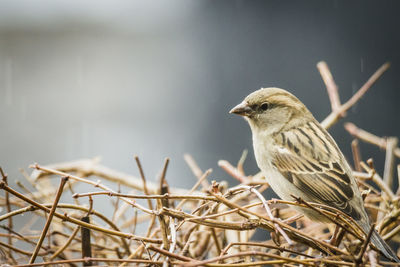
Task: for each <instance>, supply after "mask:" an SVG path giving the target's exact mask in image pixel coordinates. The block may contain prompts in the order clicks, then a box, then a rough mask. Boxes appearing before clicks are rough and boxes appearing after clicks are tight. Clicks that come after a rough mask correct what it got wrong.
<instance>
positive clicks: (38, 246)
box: [29, 176, 68, 263]
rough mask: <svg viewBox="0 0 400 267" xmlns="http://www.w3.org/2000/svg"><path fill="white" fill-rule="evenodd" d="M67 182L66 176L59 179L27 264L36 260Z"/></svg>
mask: <svg viewBox="0 0 400 267" xmlns="http://www.w3.org/2000/svg"><path fill="white" fill-rule="evenodd" d="M67 181H68V176H64V177H61V181H60V186H59V187H58V190H57V193H56V198H55V199H54V203H53V206H52V207H51V210H50V212H49V215H48V218H47V221H46V224H45V225H44V228H43V231H42V234H41V235H40V237H39V241H38V242H37V244H36V247H35V250H34V251H33V254H32V257H31V259H30V260H29V263H34V262H35V259H36V257H37V255H38V253H39V250H40V247H41V246H42V243H43V240H44V238H45V237H46V234H47V230H49V227H50V224H51V221H52V220H53V216H54V213H55V212H56V208H57V204H58V201H59V200H60V198H61V194H62V192H63V189H64V185H65V183H66V182H67Z"/></svg>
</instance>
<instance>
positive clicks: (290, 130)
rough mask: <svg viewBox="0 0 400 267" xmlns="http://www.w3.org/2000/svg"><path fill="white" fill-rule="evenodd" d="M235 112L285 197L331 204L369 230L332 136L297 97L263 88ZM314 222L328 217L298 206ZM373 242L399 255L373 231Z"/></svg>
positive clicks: (387, 253) (276, 188)
mask: <svg viewBox="0 0 400 267" xmlns="http://www.w3.org/2000/svg"><path fill="white" fill-rule="evenodd" d="M230 113H233V114H237V115H241V116H243V117H244V118H245V119H246V120H247V122H248V123H249V125H250V128H251V132H252V138H253V148H254V153H255V158H256V161H257V165H258V167H259V168H260V169H261V171H262V173H263V174H264V176H265V178H266V180H267V182H268V183H269V185H270V186H271V188H272V189H273V190H274V192H275V193H276V194H277V195H278V196H279V197H280V198H281V199H283V200H293V197H292V196H296V197H300V198H302V199H303V200H305V201H308V202H314V203H320V204H324V205H329V206H332V207H334V208H336V209H338V210H340V211H342V212H344V213H345V214H347V215H349V216H350V217H352V218H353V219H354V220H355V221H356V222H357V223H358V224H359V226H361V228H362V229H363V230H364V232H365V233H369V231H370V229H371V224H370V221H369V217H368V215H367V212H366V210H365V208H364V205H363V199H362V197H361V194H360V191H359V189H358V186H357V183H356V180H355V178H354V176H353V174H352V171H351V168H350V166H349V164H348V163H347V161H346V159H345V157H344V156H343V154H342V152H341V151H340V149H339V147H338V145H337V144H336V142H335V141H334V139H333V138H332V137H331V135H330V134H329V133H328V132H327V131H326V130H325V129H324V128H323V127H322V126H321V125H320V124H319V122H318V121H317V120H316V119H315V118H314V116H313V115H312V114H311V112H310V111H309V110H308V109H307V107H306V106H305V105H304V104H303V103H302V102H301V101H300V100H299V99H297V98H296V97H295V96H294V95H292V94H291V93H289V92H287V91H286V90H283V89H279V88H261V89H260V90H257V91H255V92H253V93H251V94H250V95H248V96H247V97H246V98H245V99H244V100H243V102H241V103H240V104H238V105H237V106H235V107H234V108H233V109H232V110H231V111H230ZM297 209H299V210H300V211H301V212H302V213H304V214H305V215H306V216H307V217H309V218H310V219H312V220H315V221H321V222H326V221H327V218H326V217H324V216H322V215H321V214H319V213H317V212H316V211H313V210H311V209H307V208H297ZM371 242H372V243H373V244H374V245H375V247H376V248H377V249H378V250H379V251H380V252H381V253H382V254H383V255H384V256H385V257H386V258H388V259H390V260H392V261H396V262H400V260H399V258H398V257H397V255H396V254H395V253H394V252H393V250H391V248H390V247H389V246H388V244H387V243H386V242H385V241H384V240H383V239H382V238H381V237H380V236H379V234H378V233H377V232H376V231H375V230H374V231H373V233H372V236H371Z"/></svg>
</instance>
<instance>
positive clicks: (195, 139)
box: [0, 0, 400, 188]
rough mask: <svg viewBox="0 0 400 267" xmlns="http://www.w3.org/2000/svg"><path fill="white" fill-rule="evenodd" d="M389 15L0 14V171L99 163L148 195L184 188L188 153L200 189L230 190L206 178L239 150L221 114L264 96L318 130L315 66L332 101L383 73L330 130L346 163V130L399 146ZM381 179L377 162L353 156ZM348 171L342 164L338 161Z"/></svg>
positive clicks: (321, 9) (281, 4) (386, 6)
mask: <svg viewBox="0 0 400 267" xmlns="http://www.w3.org/2000/svg"><path fill="white" fill-rule="evenodd" d="M399 8H400V2H398V1H344V0H343V1H339V0H337V1H241V0H236V1H231V0H230V1H223V0H222V1H211V0H203V1H194V0H170V1H147V0H143V1H128V0H126V1H124V0H114V1H105V0H96V1H78V0H68V1H66V0H65V1H64V0H63V1H50V0H40V1H34V2H33V1H28V0H22V1H14V0H6V1H2V3H1V8H0V129H1V130H0V151H1V153H0V166H2V167H3V168H4V169H5V171H6V172H7V173H8V174H9V177H10V178H9V179H10V181H11V182H12V181H14V180H15V179H19V180H23V179H22V177H21V174H20V173H19V171H18V169H19V168H27V166H28V165H29V164H31V163H34V162H38V163H40V164H50V163H56V162H62V161H70V160H76V159H81V158H93V157H95V156H101V157H102V163H103V164H104V165H106V166H108V167H111V168H113V169H117V170H120V171H123V172H127V173H130V174H134V175H138V171H137V169H136V165H135V163H134V160H133V155H139V157H140V158H141V160H142V163H143V165H144V169H145V173H146V174H147V178H148V179H149V180H152V181H156V179H157V174H158V173H159V172H160V170H161V167H162V164H163V160H164V158H165V157H170V158H171V163H170V168H169V170H168V174H167V179H168V181H169V183H170V184H171V185H173V186H178V185H179V186H180V187H185V188H190V187H191V186H192V185H193V184H194V182H195V181H196V179H195V177H194V176H193V174H192V173H191V171H190V169H189V168H188V167H187V165H186V164H185V162H184V160H183V154H184V153H190V154H192V155H193V157H194V158H195V159H196V161H197V162H198V164H199V165H200V167H201V168H202V169H203V170H205V169H207V168H213V169H214V172H213V174H212V175H211V178H210V180H211V179H215V180H218V181H220V180H228V181H230V184H231V185H234V184H236V183H237V182H236V181H233V180H232V179H231V178H230V177H229V176H228V175H227V174H225V173H224V172H223V171H222V170H221V169H219V167H218V166H217V162H218V160H219V159H226V160H229V161H230V162H232V163H236V162H237V160H238V159H239V158H240V155H241V153H242V151H243V150H244V149H249V156H248V159H247V161H246V163H245V170H246V172H247V173H248V174H254V173H256V172H257V171H258V169H257V166H256V164H255V160H254V156H253V150H252V143H251V135H250V129H249V127H248V125H247V123H246V122H245V121H244V120H243V119H242V118H239V117H238V116H233V115H230V114H228V111H229V110H230V109H231V108H232V107H233V106H234V105H236V104H237V103H239V102H240V101H242V99H243V98H244V97H245V96H246V95H248V94H249V93H250V92H252V91H254V90H256V89H259V88H261V87H269V86H277V87H282V88H285V89H288V90H289V91H291V92H292V93H293V94H295V95H296V96H298V97H299V98H300V99H301V100H302V101H303V102H304V103H305V104H306V105H307V106H308V108H309V109H310V110H311V111H312V112H313V114H314V115H315V117H316V118H317V119H318V120H320V121H321V120H322V119H323V118H325V117H326V116H327V115H328V114H329V113H330V103H329V99H328V96H327V93H326V89H325V86H324V84H323V81H322V79H321V77H320V75H319V73H318V71H317V69H316V64H317V62H318V61H321V60H325V61H326V62H327V63H328V65H329V67H330V69H331V71H332V73H333V76H334V78H335V81H336V83H337V84H338V86H339V90H340V95H341V99H342V102H344V101H346V100H347V99H348V98H349V97H350V96H351V95H352V94H353V93H354V92H355V91H356V90H357V89H359V88H360V87H361V86H362V85H363V83H364V82H365V81H366V80H367V79H368V78H369V77H370V75H371V74H372V73H373V72H374V71H375V70H376V69H377V68H379V66H381V65H382V64H383V63H384V62H386V61H390V62H391V63H392V67H391V68H390V69H389V71H388V72H386V73H385V74H384V75H383V77H382V78H381V79H380V80H379V81H378V82H377V83H376V84H375V85H374V86H373V88H372V89H371V90H370V91H369V92H368V93H367V95H366V96H365V98H363V99H362V100H361V101H360V102H359V103H358V104H357V105H356V106H355V107H354V108H352V109H351V110H350V111H349V112H348V116H347V118H346V119H344V120H342V121H340V123H338V124H337V125H335V126H334V127H333V128H331V129H330V132H331V134H332V135H333V137H334V138H335V139H336V141H337V142H338V144H339V146H340V147H341V148H342V150H343V151H344V153H345V154H346V156H347V157H348V158H350V159H351V150H350V142H351V140H352V138H351V136H350V135H349V134H348V133H347V132H346V131H345V130H344V129H343V122H345V121H352V122H355V123H356V125H358V126H359V127H361V128H364V129H366V130H368V131H371V132H373V133H375V134H377V135H379V136H400V124H399V115H400V108H399V106H398V103H399V99H400V91H399V89H400V88H399V84H400V75H399V73H400V51H399V47H400V32H399V25H400V17H399V15H398V10H399ZM361 149H362V155H363V158H364V159H366V158H368V157H371V156H373V157H374V158H375V161H376V165H377V168H378V171H380V172H381V173H382V172H383V162H384V152H383V151H380V150H379V149H377V148H375V147H373V146H370V145H366V144H361ZM350 162H351V163H352V160H350Z"/></svg>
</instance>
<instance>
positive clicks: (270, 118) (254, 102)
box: [229, 87, 313, 133]
mask: <svg viewBox="0 0 400 267" xmlns="http://www.w3.org/2000/svg"><path fill="white" fill-rule="evenodd" d="M229 113H233V114H237V115H240V116H243V117H245V119H246V120H247V121H248V122H249V124H250V126H251V128H252V130H255V129H261V130H264V131H268V132H271V133H273V132H275V131H279V130H281V129H284V128H286V127H294V126H296V125H299V124H300V123H304V122H305V121H308V120H309V118H310V117H311V118H313V116H312V114H311V113H310V112H309V111H308V109H307V108H306V107H305V105H304V104H303V103H302V102H301V101H300V100H298V99H297V98H296V97H295V96H294V95H292V94H291V93H289V92H287V91H285V90H283V89H279V88H274V87H270V88H261V89H260V90H257V91H255V92H253V93H251V94H250V95H248V96H247V97H246V98H245V99H244V100H243V101H242V102H241V103H240V104H239V105H237V106H236V107H234V108H233V109H232V110H231V111H230V112H229ZM288 124H289V125H288Z"/></svg>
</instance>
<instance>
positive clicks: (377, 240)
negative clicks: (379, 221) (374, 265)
mask: <svg viewBox="0 0 400 267" xmlns="http://www.w3.org/2000/svg"><path fill="white" fill-rule="evenodd" d="M371 243H372V244H374V245H375V247H376V248H377V249H378V250H379V251H380V252H381V253H382V254H383V255H384V256H385V257H386V258H387V259H388V260H391V261H394V262H400V259H399V258H398V257H397V255H396V253H395V252H394V251H393V250H392V249H391V248H390V247H389V245H388V244H387V243H386V242H385V240H383V239H382V237H381V236H380V235H379V234H378V232H377V231H375V230H374V232H373V233H372V236H371Z"/></svg>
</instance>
